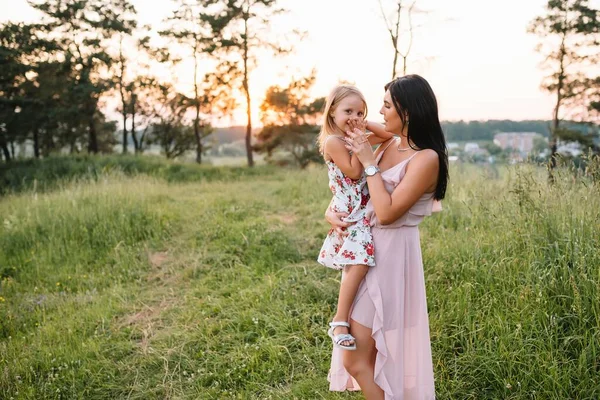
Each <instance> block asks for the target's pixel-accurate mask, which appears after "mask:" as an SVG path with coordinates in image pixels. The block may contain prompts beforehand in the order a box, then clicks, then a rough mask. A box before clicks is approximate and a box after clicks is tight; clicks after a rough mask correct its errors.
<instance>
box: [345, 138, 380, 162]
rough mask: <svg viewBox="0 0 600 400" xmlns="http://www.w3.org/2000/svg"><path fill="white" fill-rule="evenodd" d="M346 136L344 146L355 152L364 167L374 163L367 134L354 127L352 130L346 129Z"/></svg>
mask: <svg viewBox="0 0 600 400" xmlns="http://www.w3.org/2000/svg"><path fill="white" fill-rule="evenodd" d="M346 136H347V137H346V148H347V149H348V150H350V151H352V152H353V153H354V154H356V156H357V157H358V160H359V161H360V162H361V164H362V165H363V166H364V167H368V166H369V165H375V155H374V154H373V148H372V147H371V145H370V144H369V139H367V135H366V134H365V133H364V132H361V131H360V130H359V129H356V128H355V129H354V130H352V131H346Z"/></svg>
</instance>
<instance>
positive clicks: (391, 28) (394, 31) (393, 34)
mask: <svg viewBox="0 0 600 400" xmlns="http://www.w3.org/2000/svg"><path fill="white" fill-rule="evenodd" d="M378 1H379V8H380V10H381V16H382V17H383V19H384V21H385V25H386V28H387V30H388V32H389V34H390V39H391V40H392V46H393V47H394V61H393V64H392V79H395V78H396V76H397V75H396V66H397V64H398V56H400V57H402V74H403V75H406V64H407V61H408V55H409V54H410V51H411V49H412V44H413V34H414V26H413V12H414V11H415V5H416V3H417V0H413V1H412V2H411V3H410V5H408V7H406V2H405V1H403V0H397V3H396V9H395V14H394V17H393V18H394V19H395V22H393V23H392V22H390V21H389V20H388V16H387V13H386V12H385V9H384V6H383V2H382V0H378ZM404 9H406V19H407V22H408V29H407V30H405V31H404V32H402V31H401V30H400V23H401V20H402V16H403V12H402V11H403V10H404ZM404 35H406V37H407V39H406V44H405V49H404V50H401V48H400V47H401V43H399V39H400V38H401V36H402V37H403V36H404Z"/></svg>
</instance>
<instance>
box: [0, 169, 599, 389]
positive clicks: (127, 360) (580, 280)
mask: <svg viewBox="0 0 600 400" xmlns="http://www.w3.org/2000/svg"><path fill="white" fill-rule="evenodd" d="M25 177H27V179H25ZM32 177H35V178H36V179H37V180H36V179H34V178H32ZM0 178H2V180H0V182H4V185H5V188H4V189H5V190H4V193H5V195H4V197H0V277H1V286H0V398H2V399H4V398H6V399H11V398H14V399H40V398H43V399H125V398H129V399H360V398H361V396H360V394H356V393H355V394H347V393H345V394H337V393H330V392H328V390H327V380H326V375H327V369H328V364H329V355H330V350H331V342H330V340H329V338H328V337H327V336H326V334H325V331H326V328H327V322H328V321H329V319H330V318H331V316H332V315H333V311H334V307H335V300H336V294H337V286H338V282H339V275H338V274H337V273H336V272H335V271H331V270H328V269H326V268H323V267H320V266H318V264H317V263H316V262H315V258H316V255H317V251H318V249H319V248H320V246H321V244H322V240H323V238H324V236H325V234H326V231H327V226H326V224H325V222H324V221H323V211H324V209H325V207H326V206H327V204H328V202H329V193H328V189H327V184H326V171H325V170H324V168H323V167H312V168H309V169H308V170H304V171H296V170H286V169H274V168H272V167H268V166H261V167H259V168H255V169H253V170H251V171H249V170H247V169H245V168H233V167H220V168H215V167H198V166H193V165H182V164H175V163H165V162H164V161H162V160H161V161H159V160H146V159H143V160H141V161H140V160H135V159H134V158H119V157H112V158H111V157H107V158H87V159H85V160H84V161H81V160H75V161H74V160H72V159H50V160H47V161H45V162H38V163H35V162H30V163H24V164H20V165H19V166H18V167H15V168H13V169H12V172H10V171H7V170H5V171H4V172H3V173H2V175H1V176H0ZM8 189H10V190H12V192H13V193H12V194H10V193H8V192H9V190H8ZM599 238H600V186H599V185H598V183H597V182H596V183H594V182H592V181H589V180H587V179H585V178H579V179H573V177H572V174H571V173H570V172H568V171H564V172H563V173H562V174H560V175H559V176H558V177H557V180H556V184H555V185H554V186H552V187H550V186H548V185H547V183H546V180H545V172H544V171H543V170H540V169H537V168H534V167H528V166H522V167H511V168H508V169H501V170H500V171H499V173H496V171H488V170H486V169H484V168H480V167H474V166H469V165H453V166H452V168H451V185H450V187H449V192H448V199H447V200H446V201H444V211H443V212H442V213H440V214H437V215H435V216H433V217H430V218H428V219H427V220H426V221H424V223H423V224H422V227H421V240H422V247H423V256H424V264H425V270H426V284H427V293H428V303H429V313H430V325H431V335H432V346H433V358H434V369H435V378H436V390H437V393H438V398H439V399H596V398H600V382H599V380H598V376H600V342H599V338H600V243H599Z"/></svg>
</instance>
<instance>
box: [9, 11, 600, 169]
mask: <svg viewBox="0 0 600 400" xmlns="http://www.w3.org/2000/svg"><path fill="white" fill-rule="evenodd" d="M377 2H378V3H379V6H380V9H381V12H382V18H383V20H384V22H385V27H386V28H387V30H388V33H389V35H390V39H391V41H392V45H393V52H394V58H393V75H395V74H396V71H397V62H398V61H401V62H402V68H401V73H402V74H406V73H411V72H412V71H410V68H409V67H410V63H409V62H408V56H409V53H410V50H411V48H412V46H413V42H414V33H415V32H414V25H413V17H414V15H415V14H416V13H421V14H422V13H423V11H422V10H419V9H417V8H415V3H416V1H415V0H388V1H387V4H384V1H383V0H377ZM29 4H30V6H32V7H33V8H34V9H36V10H38V11H40V12H41V13H42V15H43V18H42V20H41V21H40V22H39V23H32V24H25V23H13V22H9V23H5V24H3V25H0V158H1V159H2V160H4V161H10V160H11V159H12V158H14V156H15V147H16V146H18V145H19V144H22V143H31V144H32V147H33V152H34V156H35V157H43V156H47V155H49V154H51V153H53V152H63V151H65V150H66V151H69V152H71V153H79V152H88V153H98V152H112V151H113V148H114V146H115V145H116V144H117V143H118V142H120V143H122V151H123V152H124V153H127V152H129V151H130V149H129V143H130V141H131V142H132V143H133V149H132V151H133V152H135V153H140V152H143V151H144V149H146V148H147V147H148V146H149V145H152V144H153V145H159V146H160V147H161V148H162V150H163V153H164V154H165V155H166V156H167V157H169V158H173V157H178V156H180V155H182V154H183V153H185V152H187V151H189V150H190V149H193V150H195V154H196V161H197V162H198V163H200V162H202V157H203V154H205V153H206V151H207V150H208V149H209V147H210V135H211V133H212V132H213V128H212V126H211V122H212V121H214V119H215V118H221V117H225V118H226V117H227V116H229V115H231V112H232V110H234V109H236V108H238V107H240V106H241V107H243V108H244V109H246V111H247V112H246V114H247V115H246V123H245V130H246V132H245V137H244V139H245V149H246V154H247V163H248V165H249V166H252V165H253V164H254V160H253V151H260V152H264V153H265V154H266V156H267V159H270V160H272V161H274V162H277V160H276V153H277V150H284V152H285V153H286V154H288V155H290V157H291V159H292V161H293V162H294V163H296V164H299V165H306V163H307V162H308V161H307V160H311V159H314V158H316V157H318V154H316V153H315V151H316V150H315V146H314V138H315V137H316V133H317V131H318V126H317V119H318V118H319V116H320V112H321V109H322V105H323V102H324V99H322V98H317V99H311V98H309V97H308V95H307V93H308V90H309V89H310V87H311V86H312V85H313V84H314V80H315V74H316V71H314V70H313V71H312V73H311V74H310V75H309V76H307V77H301V78H294V79H292V81H291V82H290V83H289V84H288V85H287V86H285V85H284V86H272V87H270V88H268V90H267V93H266V94H265V100H264V102H263V104H261V113H262V116H261V119H262V121H261V122H262V123H263V125H264V128H263V129H262V130H261V131H260V132H259V133H258V135H256V136H254V135H253V124H255V121H253V120H252V115H251V112H250V110H251V105H252V98H251V96H250V89H249V87H250V76H251V72H252V70H253V69H254V68H256V67H257V66H258V64H259V63H260V60H259V58H257V54H258V52H259V51H260V52H261V53H260V54H261V55H264V54H265V52H271V53H272V54H279V55H285V54H288V53H290V52H292V50H293V47H292V45H291V44H290V43H292V42H294V39H296V38H298V37H302V35H303V32H300V31H297V30H293V31H290V32H289V34H288V35H278V37H275V38H274V37H273V35H269V34H268V33H269V32H268V30H269V21H270V20H271V19H272V18H274V16H276V15H278V14H280V13H282V12H284V11H285V10H283V9H282V8H281V7H279V6H278V4H277V0H175V1H173V11H172V13H171V15H169V16H168V17H167V18H165V19H164V20H163V21H162V24H161V26H159V27H148V26H138V23H137V11H136V9H135V7H133V5H132V4H131V3H130V2H129V0H114V1H106V0H47V1H43V0H29ZM386 10H391V11H392V14H391V16H390V15H389V14H388V13H387V11H386ZM401 21H405V22H404V25H402V26H401ZM382 25H383V24H382ZM403 27H404V28H403ZM528 29H529V31H530V32H531V33H533V34H536V35H539V36H540V46H539V50H540V52H542V53H543V55H544V60H545V61H544V63H543V65H542V67H543V68H544V69H545V70H546V71H547V76H546V77H545V78H544V79H543V80H542V88H543V89H544V90H547V91H548V92H550V93H552V94H553V95H554V96H555V100H556V102H555V107H554V110H553V118H552V120H551V121H550V122H547V121H487V122H478V121H472V122H463V121H459V122H447V123H445V124H444V128H445V132H446V135H447V139H448V141H456V140H491V139H493V135H494V134H495V133H497V132H502V131H513V132H514V131H524V132H538V133H540V134H542V135H545V136H547V137H548V138H549V139H550V147H551V150H552V156H553V158H552V159H553V160H554V156H555V154H556V149H557V143H558V141H559V140H575V141H579V142H581V143H582V144H584V145H585V146H587V147H590V148H594V147H593V146H594V145H593V143H594V139H595V137H596V136H597V131H598V125H599V124H600V76H598V70H597V65H598V61H600V60H599V58H600V51H599V50H600V47H599V46H600V39H599V37H600V13H599V11H598V10H597V9H595V8H593V7H592V6H591V5H590V4H589V1H588V0H548V1H547V4H546V10H545V12H544V14H543V15H541V16H539V17H537V18H536V19H535V20H533V21H532V22H531V24H530V26H529V27H528ZM402 46H404V47H402ZM183 61H191V62H192V64H193V70H192V71H191V73H190V76H189V77H185V80H187V81H189V82H192V84H191V88H190V90H189V91H188V92H186V93H181V92H180V91H178V90H177V89H176V88H175V85H174V83H173V82H174V80H175V79H174V77H173V74H174V73H175V72H173V71H175V67H176V66H177V65H179V64H180V63H182V62H183ZM161 69H163V70H168V71H171V76H169V77H167V78H165V77H162V78H161V77H160V76H158V75H157V74H156V71H157V70H161ZM200 71H204V73H201V72H200ZM180 78H181V77H180ZM111 99H112V100H114V99H117V103H118V105H117V107H116V111H117V112H118V113H119V114H120V116H121V117H120V121H119V122H118V123H117V122H116V121H110V120H109V119H108V118H107V110H108V108H109V104H112V103H111ZM239 99H242V101H241V103H243V104H238V101H240V100H239ZM549 111H550V110H549ZM117 124H119V125H121V126H122V127H123V128H122V131H121V132H122V136H121V137H120V138H118V139H117V138H116V137H115V132H116V131H117Z"/></svg>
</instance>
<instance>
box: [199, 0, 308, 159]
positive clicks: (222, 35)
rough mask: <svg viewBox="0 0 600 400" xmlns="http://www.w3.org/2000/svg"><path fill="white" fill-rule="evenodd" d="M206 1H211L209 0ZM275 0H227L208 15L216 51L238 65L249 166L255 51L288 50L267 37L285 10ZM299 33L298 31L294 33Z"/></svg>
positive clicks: (282, 52)
mask: <svg viewBox="0 0 600 400" xmlns="http://www.w3.org/2000/svg"><path fill="white" fill-rule="evenodd" d="M205 3H214V1H211V0H208V1H205ZM276 6H277V0H226V1H224V2H223V5H222V7H223V8H222V9H218V10H216V11H215V12H214V13H213V14H212V17H211V19H210V20H211V25H212V26H213V32H215V34H214V38H213V42H214V43H215V45H216V50H217V51H219V52H221V53H225V54H228V55H230V56H233V57H234V58H233V60H234V61H233V62H235V63H236V64H241V65H242V67H241V68H239V70H240V71H241V82H242V93H243V94H244V97H245V99H246V117H247V119H246V137H245V144H246V156H247V159H248V166H249V167H252V166H254V158H253V156H252V98H251V95H250V73H251V71H252V69H253V67H254V66H255V65H256V64H257V57H256V51H257V50H259V49H268V50H270V51H272V52H274V53H275V54H286V53H289V52H290V51H291V50H290V48H284V47H283V46H282V45H281V44H280V43H279V42H277V41H276V40H268V39H267V36H266V35H267V34H268V32H269V25H270V21H271V20H272V18H273V17H274V16H276V15H277V14H281V13H283V12H284V10H283V9H280V8H276ZM295 33H296V34H298V32H295Z"/></svg>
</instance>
